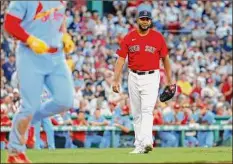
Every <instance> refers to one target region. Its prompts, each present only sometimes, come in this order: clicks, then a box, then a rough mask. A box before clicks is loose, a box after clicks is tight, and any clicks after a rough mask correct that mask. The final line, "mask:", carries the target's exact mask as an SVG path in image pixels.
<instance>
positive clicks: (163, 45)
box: [160, 35, 168, 58]
mask: <svg viewBox="0 0 233 164" xmlns="http://www.w3.org/2000/svg"><path fill="white" fill-rule="evenodd" d="M167 54H168V49H167V44H166V41H165V39H164V37H163V36H162V35H161V49H160V58H164V57H165V56H167Z"/></svg>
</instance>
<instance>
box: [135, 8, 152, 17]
mask: <svg viewBox="0 0 233 164" xmlns="http://www.w3.org/2000/svg"><path fill="white" fill-rule="evenodd" d="M138 18H149V19H152V17H151V12H150V11H147V10H142V11H140V12H139V14H138Z"/></svg>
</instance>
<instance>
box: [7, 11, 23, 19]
mask: <svg viewBox="0 0 233 164" xmlns="http://www.w3.org/2000/svg"><path fill="white" fill-rule="evenodd" d="M6 14H7V15H10V16H12V17H15V18H18V19H20V20H22V19H23V18H21V17H19V16H18V15H16V14H13V13H11V12H7V13H6Z"/></svg>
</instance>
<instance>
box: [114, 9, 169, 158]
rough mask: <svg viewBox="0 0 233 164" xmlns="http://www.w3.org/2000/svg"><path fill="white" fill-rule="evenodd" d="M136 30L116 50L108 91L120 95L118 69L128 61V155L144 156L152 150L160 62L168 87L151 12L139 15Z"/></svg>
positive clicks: (164, 53)
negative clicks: (130, 124) (130, 130)
mask: <svg viewBox="0 0 233 164" xmlns="http://www.w3.org/2000/svg"><path fill="white" fill-rule="evenodd" d="M137 24H138V28H137V29H135V30H132V31H130V32H129V33H128V34H127V35H126V36H125V37H124V39H123V41H122V42H121V44H120V49H118V50H117V52H116V53H117V54H118V56H119V58H118V59H117V62H116V65H115V75H114V82H113V85H112V89H113V91H114V92H116V93H119V92H120V77H121V73H122V68H123V65H124V63H125V59H126V57H128V68H129V77H128V88H129V96H130V106H131V109H132V115H133V123H134V131H135V147H136V148H135V149H134V150H133V151H132V153H136V154H138V153H148V152H149V151H151V150H152V144H153V138H152V126H153V108H154V106H155V103H156V100H157V96H158V90H159V81H160V73H159V65H160V63H159V62H160V59H162V61H163V64H164V67H165V71H166V75H167V83H168V84H169V85H172V79H171V68H170V60H169V56H168V55H167V53H168V50H167V46H166V43H165V39H164V38H163V36H162V35H161V34H160V33H159V32H157V31H155V30H153V29H151V28H150V27H151V24H152V18H151V12H150V11H147V10H142V11H139V14H138V19H137Z"/></svg>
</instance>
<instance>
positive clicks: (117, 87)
mask: <svg viewBox="0 0 233 164" xmlns="http://www.w3.org/2000/svg"><path fill="white" fill-rule="evenodd" d="M112 90H113V92H115V93H120V84H119V83H118V82H116V81H114V82H113V85H112Z"/></svg>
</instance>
